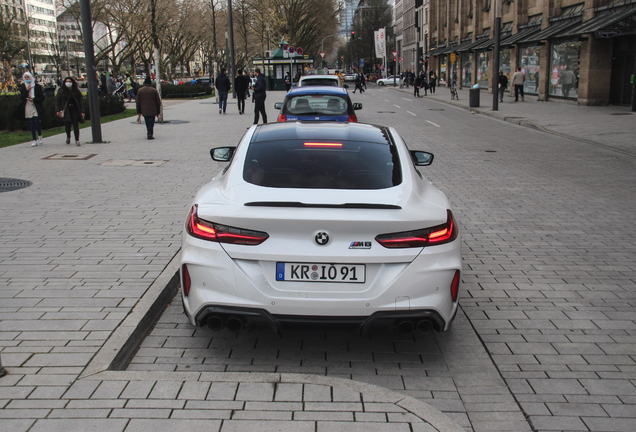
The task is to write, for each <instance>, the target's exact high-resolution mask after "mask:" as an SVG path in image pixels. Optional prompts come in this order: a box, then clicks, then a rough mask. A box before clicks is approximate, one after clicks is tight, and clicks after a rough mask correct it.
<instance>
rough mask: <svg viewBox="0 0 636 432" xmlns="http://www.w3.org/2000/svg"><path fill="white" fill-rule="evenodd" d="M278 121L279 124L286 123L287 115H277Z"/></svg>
mask: <svg viewBox="0 0 636 432" xmlns="http://www.w3.org/2000/svg"><path fill="white" fill-rule="evenodd" d="M278 121H279V122H284V121H287V115H285V114H278Z"/></svg>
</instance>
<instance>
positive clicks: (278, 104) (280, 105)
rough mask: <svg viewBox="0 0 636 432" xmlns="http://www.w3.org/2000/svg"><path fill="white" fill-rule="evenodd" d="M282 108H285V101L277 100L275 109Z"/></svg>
mask: <svg viewBox="0 0 636 432" xmlns="http://www.w3.org/2000/svg"><path fill="white" fill-rule="evenodd" d="M282 108H283V103H282V102H276V103H275V104H274V109H277V110H279V109H282Z"/></svg>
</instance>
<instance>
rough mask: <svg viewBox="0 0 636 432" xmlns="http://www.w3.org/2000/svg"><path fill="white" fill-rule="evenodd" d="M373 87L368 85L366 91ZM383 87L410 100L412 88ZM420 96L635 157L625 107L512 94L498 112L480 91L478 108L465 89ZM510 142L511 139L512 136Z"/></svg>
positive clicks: (631, 118)
mask: <svg viewBox="0 0 636 432" xmlns="http://www.w3.org/2000/svg"><path fill="white" fill-rule="evenodd" d="M374 85H375V84H370V85H369V88H371V87H372V86H374ZM379 88H383V87H379ZM384 88H387V89H392V90H397V91H400V92H402V93H405V94H408V95H410V96H411V97H413V96H412V95H413V88H412V87H411V88H403V89H400V88H399V87H395V88H394V87H392V86H386V87H384ZM513 93H514V92H513ZM420 95H422V98H428V99H433V100H436V101H440V102H444V103H447V104H451V105H454V106H458V107H462V108H466V109H470V110H471V111H473V112H474V113H478V114H482V115H487V116H490V117H494V118H497V119H500V120H505V121H508V122H511V123H515V124H520V125H522V126H528V127H532V128H535V129H538V130H541V131H545V132H548V133H553V134H556V135H561V136H563V137H568V138H572V139H576V140H579V141H583V142H587V143H590V144H596V145H601V146H607V147H610V148H612V149H615V150H618V151H622V152H625V153H628V154H631V155H636V139H635V138H634V137H635V136H636V113H633V112H631V110H630V108H629V107H623V106H578V105H576V103H575V102H572V101H563V100H558V99H552V100H550V101H549V102H542V101H538V100H537V96H526V97H525V101H524V102H521V101H519V102H515V101H514V94H513V95H512V96H511V95H510V94H509V93H506V95H505V96H504V101H503V102H500V103H499V107H498V110H497V111H493V110H492V105H493V95H492V93H488V92H487V91H485V90H481V92H480V106H479V107H478V108H470V107H469V106H468V105H469V90H468V89H461V90H459V100H451V98H450V90H449V89H448V88H446V87H437V89H436V92H435V94H434V95H431V94H430V93H429V94H428V95H427V96H423V95H424V91H423V90H421V91H420ZM510 139H511V140H513V139H514V136H512V137H510Z"/></svg>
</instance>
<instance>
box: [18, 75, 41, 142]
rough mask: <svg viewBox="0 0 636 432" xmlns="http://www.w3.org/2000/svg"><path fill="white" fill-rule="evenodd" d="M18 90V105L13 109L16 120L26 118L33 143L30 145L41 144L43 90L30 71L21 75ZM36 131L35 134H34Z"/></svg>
mask: <svg viewBox="0 0 636 432" xmlns="http://www.w3.org/2000/svg"><path fill="white" fill-rule="evenodd" d="M18 90H19V91H20V101H21V102H20V105H18V108H17V109H16V111H15V117H16V118H17V119H18V120H28V121H29V128H30V129H31V137H32V138H33V143H32V144H31V147H36V146H37V145H38V144H39V145H42V144H43V142H44V141H43V139H42V121H43V119H44V117H43V116H44V106H43V105H42V102H44V91H43V89H42V86H41V85H40V84H38V83H36V82H35V80H34V79H33V75H31V72H25V73H24V75H22V84H20V86H19V87H18ZM36 133H37V135H36Z"/></svg>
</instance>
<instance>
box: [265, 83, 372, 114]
mask: <svg viewBox="0 0 636 432" xmlns="http://www.w3.org/2000/svg"><path fill="white" fill-rule="evenodd" d="M274 108H276V109H279V110H280V114H278V121H279V122H285V121H335V122H357V121H358V118H357V117H356V114H355V112H354V111H356V110H359V109H362V104H361V103H351V99H349V94H348V93H347V90H346V89H344V88H341V87H326V86H308V87H295V88H292V89H291V90H290V91H289V92H288V93H287V96H285V100H284V101H283V102H276V104H274Z"/></svg>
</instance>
